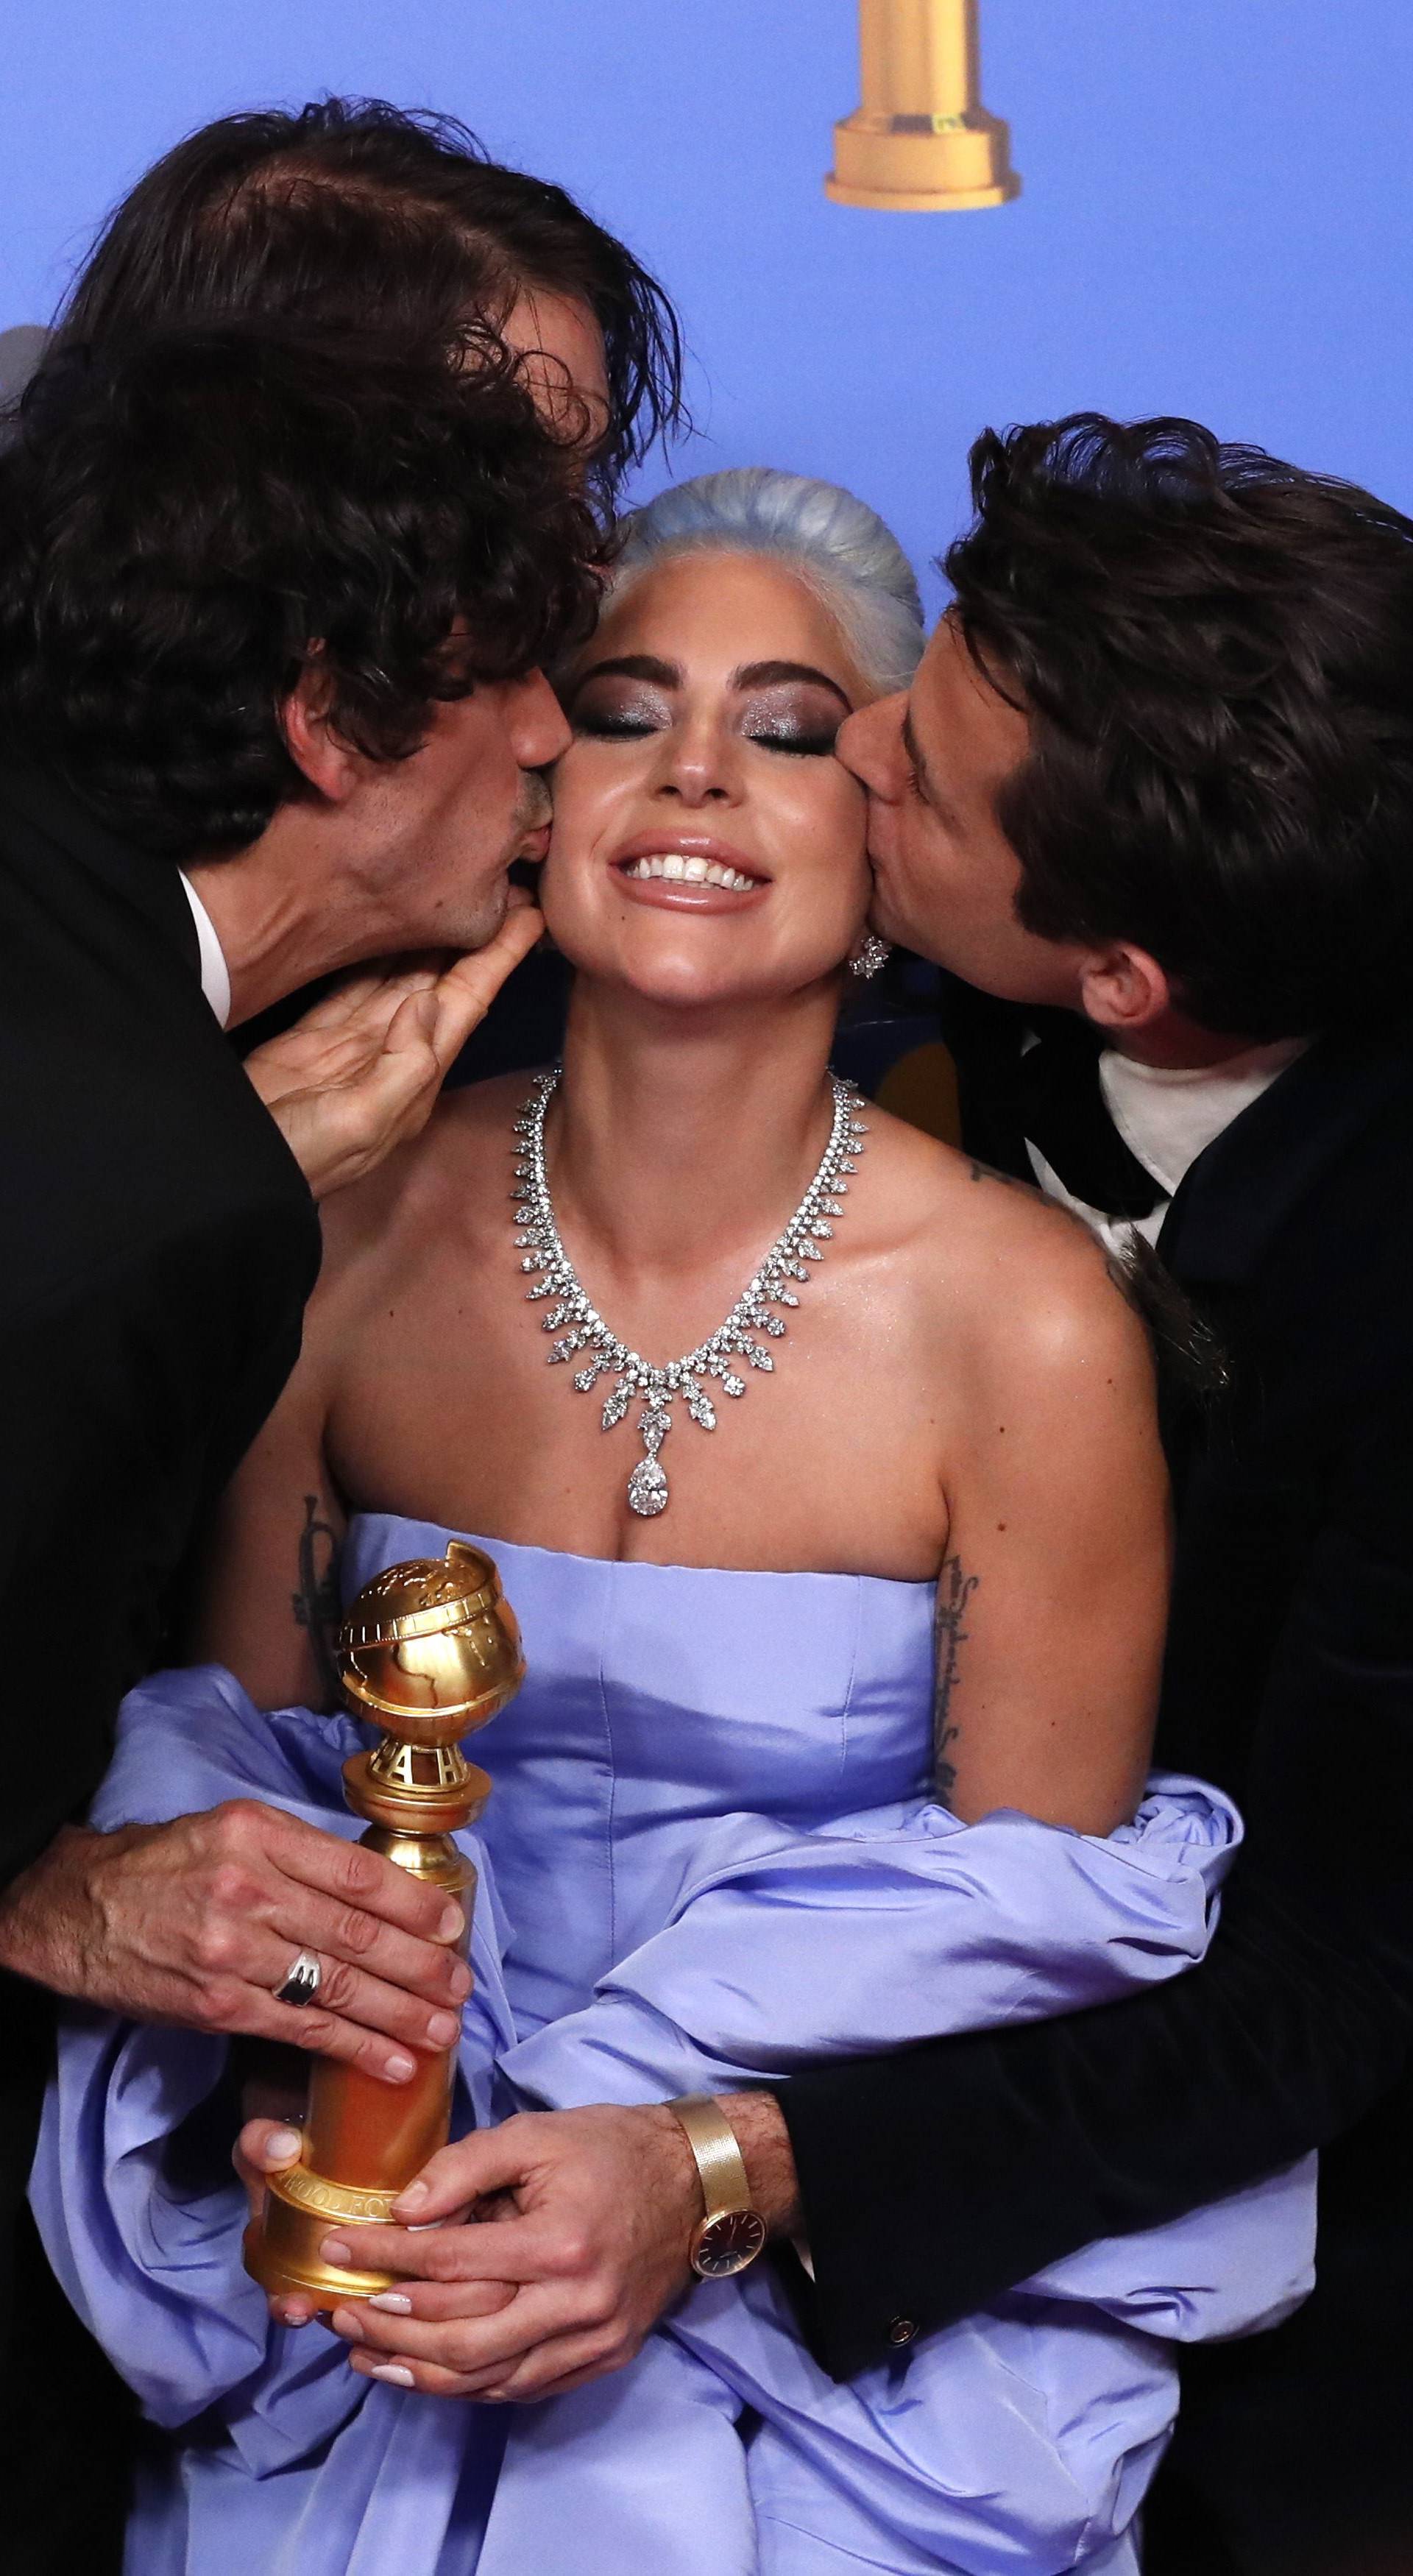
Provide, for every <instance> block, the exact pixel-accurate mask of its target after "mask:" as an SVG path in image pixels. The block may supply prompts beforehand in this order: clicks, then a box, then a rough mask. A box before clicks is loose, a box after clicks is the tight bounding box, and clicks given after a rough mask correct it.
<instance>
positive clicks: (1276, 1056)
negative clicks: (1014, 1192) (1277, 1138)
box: [1025, 1038, 1307, 1251]
mask: <svg viewBox="0 0 1413 2576" xmlns="http://www.w3.org/2000/svg"><path fill="white" fill-rule="evenodd" d="M1306 1043H1307V1041H1306V1040H1305V1039H1304V1038H1283V1039H1281V1040H1280V1042H1279V1043H1278V1044H1277V1045H1275V1046H1262V1047H1249V1048H1248V1049H1247V1050H1246V1052H1245V1053H1244V1054H1243V1055H1233V1056H1228V1058H1227V1060H1226V1062H1225V1064H1203V1065H1196V1066H1192V1067H1188V1066H1181V1067H1174V1066H1168V1065H1154V1064H1137V1063H1135V1061H1134V1059H1133V1057H1132V1056H1127V1055H1119V1054H1117V1053H1116V1051H1115V1050H1114V1049H1113V1048H1112V1047H1110V1048H1107V1049H1106V1050H1105V1052H1104V1054H1103V1055H1101V1057H1100V1059H1099V1086H1100V1089H1101V1090H1102V1092H1103V1094H1104V1100H1105V1103H1106V1106H1107V1108H1108V1112H1109V1115H1110V1117H1111V1118H1112V1120H1113V1122H1114V1125H1115V1126H1116V1127H1117V1129H1118V1131H1119V1134H1120V1135H1121V1136H1122V1138H1123V1140H1124V1143H1125V1144H1126V1145H1127V1147H1128V1149H1129V1152H1130V1153H1131V1154H1133V1155H1135V1156H1136V1157H1137V1159H1138V1161H1139V1162H1140V1163H1141V1164H1142V1165H1143V1168H1144V1170H1145V1172H1149V1173H1151V1174H1152V1177H1153V1179H1154V1180H1155V1181H1156V1182H1157V1183H1158V1186H1159V1188H1160V1189H1161V1190H1162V1191H1163V1193H1164V1195H1163V1197H1162V1198H1161V1199H1160V1200H1159V1201H1158V1204H1157V1206H1156V1207H1155V1208H1154V1209H1153V1210H1152V1211H1151V1213H1150V1214H1149V1215H1148V1216H1143V1217H1123V1216H1106V1215H1104V1214H1103V1213H1102V1211H1101V1210H1100V1209H1098V1208H1093V1207H1090V1206H1089V1205H1088V1204H1087V1203H1086V1201H1085V1200H1083V1199H1077V1198H1076V1197H1075V1196H1074V1195H1073V1193H1072V1192H1071V1191H1069V1190H1067V1189H1066V1188H1065V1185H1064V1182H1063V1181H1062V1180H1061V1179H1060V1176H1059V1174H1058V1173H1057V1172H1055V1171H1053V1170H1052V1169H1051V1167H1050V1165H1049V1164H1048V1163H1047V1162H1046V1160H1045V1157H1044V1155H1043V1154H1042V1153H1041V1152H1040V1149H1039V1147H1038V1146H1036V1145H1032V1144H1030V1143H1029V1142H1028V1141H1027V1144H1026V1149H1025V1150H1026V1152H1027V1154H1028V1155H1029V1156H1030V1161H1031V1167H1032V1169H1033V1171H1034V1173H1035V1177H1036V1179H1037V1181H1038V1182H1039V1183H1040V1186H1041V1188H1042V1190H1043V1191H1044V1192H1045V1195H1046V1197H1047V1198H1050V1199H1058V1200H1059V1201H1060V1202H1061V1205H1062V1206H1064V1207H1067V1208H1073V1210H1074V1212H1075V1214H1076V1216H1082V1217H1083V1218H1084V1220H1085V1223H1086V1224H1087V1225H1092V1226H1093V1228H1094V1230H1095V1233H1096V1234H1099V1235H1102V1236H1103V1239H1104V1241H1105V1242H1106V1243H1107V1244H1109V1245H1111V1246H1112V1248H1113V1249H1114V1250H1115V1251H1122V1250H1123V1249H1124V1246H1125V1244H1126V1243H1127V1241H1128V1239H1129V1237H1130V1236H1131V1235H1134V1234H1141V1235H1144V1236H1146V1238H1147V1240H1148V1241H1149V1243H1156V1242H1157V1240H1158V1236H1159V1234H1160V1233H1161V1231H1162V1225H1163V1219H1164V1217H1165V1216H1166V1215H1167V1213H1168V1209H1169V1207H1170V1206H1171V1204H1172V1201H1173V1198H1174V1196H1175V1195H1176V1192H1177V1190H1178V1187H1179V1185H1180V1183H1181V1182H1182V1181H1184V1180H1185V1179H1186V1177H1187V1174H1188V1172H1189V1171H1190V1170H1191V1168H1192V1166H1193V1164H1194V1163H1195V1162H1196V1160H1197V1157H1198V1155H1199V1154H1205V1152H1206V1150H1207V1148H1208V1146H1209V1145H1212V1144H1215V1142H1216V1140H1217V1138H1218V1137H1219V1136H1220V1135H1221V1133H1222V1130H1223V1128H1225V1127H1229V1126H1230V1125H1231V1123H1232V1120H1233V1119H1234V1118H1239V1117H1240V1116H1241V1113H1242V1111H1243V1109H1249V1108H1250V1107H1251V1104H1252V1102H1253V1101H1254V1100H1259V1099H1260V1097H1261V1094H1262V1092H1263V1091H1269V1089H1270V1087H1271V1084H1272V1083H1273V1082H1274V1081H1275V1080H1276V1078H1277V1076H1278V1075H1279V1074H1282V1073H1284V1071H1285V1069H1286V1066H1287V1065H1288V1064H1293V1063H1294V1062H1295V1059H1296V1057H1297V1056H1298V1055H1301V1054H1303V1053H1304V1050H1305V1046H1306Z"/></svg>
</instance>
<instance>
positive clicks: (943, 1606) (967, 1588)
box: [933, 1556, 981, 1807]
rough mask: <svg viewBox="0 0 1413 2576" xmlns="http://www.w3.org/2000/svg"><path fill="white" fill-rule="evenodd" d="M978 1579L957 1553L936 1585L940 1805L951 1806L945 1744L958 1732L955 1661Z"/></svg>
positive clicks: (952, 1769) (952, 1778) (953, 1773)
mask: <svg viewBox="0 0 1413 2576" xmlns="http://www.w3.org/2000/svg"><path fill="white" fill-rule="evenodd" d="M980 1581H981V1577H980V1575H979V1574H964V1573H963V1571H962V1560H961V1558H960V1557H959V1556H949V1557H948V1559H947V1562H946V1564H945V1565H944V1566H943V1568H942V1572H941V1576H940V1577H939V1580H938V1585H937V1608H936V1612H935V1614H934V1619H933V1634H934V1636H935V1638H936V1641H937V1684H936V1697H935V1700H934V1703H933V1707H934V1714H935V1726H934V1735H933V1741H934V1746H935V1773H934V1785H935V1789H936V1794H937V1802H938V1804H939V1806H943V1807H950V1806H951V1803H952V1793H953V1791H954V1789H955V1788H956V1785H957V1768H956V1764H955V1763H954V1762H953V1761H951V1760H950V1759H949V1757H948V1751H947V1748H948V1746H949V1745H951V1744H955V1742H956V1740H957V1737H958V1735H959V1734H960V1733H961V1729H960V1727H959V1726H958V1725H957V1722H956V1720H955V1718H954V1717H953V1715H952V1694H953V1692H954V1690H955V1689H956V1686H957V1665H958V1662H959V1660H960V1657H961V1650H962V1648H963V1646H964V1645H965V1644H966V1641H967V1637H968V1635H969V1633H970V1631H969V1630H968V1629H966V1628H964V1627H963V1625H962V1622H963V1620H964V1619H965V1617H966V1614H967V1605H968V1603H969V1602H970V1600H971V1596H972V1594H973V1593H974V1592H975V1590H976V1588H977V1586H978V1584H979V1583H980Z"/></svg>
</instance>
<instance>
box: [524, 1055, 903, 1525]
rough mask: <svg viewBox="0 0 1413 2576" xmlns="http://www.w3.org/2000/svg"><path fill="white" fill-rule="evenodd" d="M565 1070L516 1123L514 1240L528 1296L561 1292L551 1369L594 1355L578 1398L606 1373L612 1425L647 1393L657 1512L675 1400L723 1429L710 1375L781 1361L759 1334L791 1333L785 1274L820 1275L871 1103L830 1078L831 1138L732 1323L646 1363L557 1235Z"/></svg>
mask: <svg viewBox="0 0 1413 2576" xmlns="http://www.w3.org/2000/svg"><path fill="white" fill-rule="evenodd" d="M560 1073H561V1067H560V1066H558V1065H556V1066H555V1067H554V1069H553V1071H552V1072H550V1073H542V1074H540V1075H539V1076H538V1077H537V1078H536V1082H535V1087H534V1089H533V1091H532V1092H531V1094H530V1097H529V1099H528V1100H527V1101H526V1103H525V1106H524V1108H523V1109H522V1110H521V1112H520V1115H519V1117H518V1118H517V1119H516V1121H515V1130H514V1135H515V1186H514V1188H513V1190H512V1191H511V1197H512V1199H513V1201H514V1204H515V1223H516V1227H517V1229H518V1231H517V1233H516V1237H515V1246H516V1250H517V1252H518V1253H519V1254H520V1256H521V1259H520V1269H521V1272H522V1274H533V1275H534V1285H533V1286H532V1287H529V1288H527V1289H526V1290H525V1295H526V1297H527V1299H529V1300H530V1301H531V1302H533V1301H534V1300H536V1299H537V1298H541V1297H553V1299H554V1301H555V1302H554V1305H553V1306H552V1308H551V1309H550V1311H549V1313H548V1314H547V1315H546V1316H545V1318H544V1329H545V1330H546V1332H557V1333H559V1334H560V1335H561V1338H560V1339H559V1340H558V1341H556V1342H555V1344H554V1347H553V1348H552V1350H551V1351H550V1352H549V1353H548V1358H549V1360H550V1363H551V1365H553V1364H554V1363H556V1362H558V1361H562V1360H568V1359H570V1358H572V1357H573V1356H574V1355H575V1354H576V1353H577V1352H583V1353H584V1354H585V1357H586V1363H587V1364H586V1365H585V1366H584V1367H583V1368H579V1369H576V1370H575V1372H574V1384H575V1386H576V1388H577V1389H578V1391H579V1393H580V1394H581V1395H588V1394H590V1393H591V1392H592V1390H593V1388H594V1387H595V1386H596V1384H597V1382H598V1380H599V1379H600V1378H601V1377H611V1378H614V1379H615V1380H616V1381H617V1383H616V1384H615V1385H614V1386H613V1388H612V1390H611V1392H610V1394H609V1396H608V1399H607V1402H606V1403H605V1405H604V1408H603V1427H604V1429H605V1431H612V1430H614V1429H615V1428H616V1427H617V1425H618V1424H619V1423H620V1422H621V1421H622V1420H623V1418H624V1416H625V1414H626V1413H627V1411H628V1409H629V1406H630V1405H631V1404H632V1402H633V1401H634V1399H635V1398H641V1408H640V1411H639V1414H638V1421H637V1431H638V1436H639V1438H640V1440H641V1441H642V1444H643V1450H644V1455H643V1456H642V1457H641V1458H640V1459H639V1461H638V1464H637V1466H636V1467H635V1468H634V1469H633V1472H632V1474H631V1475H630V1477H629V1479H628V1508H629V1510H630V1511H632V1512H636V1513H637V1515H638V1517H639V1519H640V1520H645V1521H650V1520H656V1518H657V1516H658V1513H659V1512H665V1511H666V1509H667V1506H668V1503H669V1501H670V1500H671V1494H670V1489H669V1487H668V1482H667V1473H666V1470H665V1468H664V1467H663V1465H662V1461H661V1459H660V1457H659V1455H658V1452H659V1450H660V1449H661V1447H662V1444H663V1442H664V1440H665V1439H666V1438H667V1435H668V1433H669V1431H670V1430H671V1429H672V1425H673V1421H674V1419H675V1416H674V1413H673V1410H672V1408H673V1406H674V1405H675V1404H676V1402H677V1399H678V1397H679V1396H681V1398H682V1400H683V1402H684V1404H685V1406H686V1408H687V1412H688V1415H689V1416H690V1418H691V1420H692V1421H693V1422H695V1423H696V1425H697V1427H698V1429H699V1430H701V1431H715V1429H716V1422H717V1415H716V1407H715V1405H714V1404H713V1403H712V1400H711V1398H710V1396H709V1395H708V1394H707V1391H706V1388H705V1386H704V1385H703V1383H702V1381H703V1379H705V1378H713V1379H715V1381H716V1383H717V1384H718V1386H719V1387H720V1389H721V1392H722V1394H723V1395H728V1396H741V1395H744V1394H745V1392H746V1384H747V1381H746V1377H745V1375H744V1374H743V1373H742V1371H741V1370H740V1369H739V1368H738V1367H737V1366H736V1362H737V1361H738V1360H744V1361H745V1362H746V1365H747V1368H748V1369H759V1370H762V1371H765V1372H769V1371H770V1370H772V1369H773V1368H774V1366H775V1361H774V1358H773V1356H772V1354H771V1353H770V1352H769V1351H768V1350H767V1349H766V1348H765V1346H764V1344H763V1343H762V1342H758V1341H756V1340H754V1339H753V1337H752V1336H753V1334H754V1333H756V1332H764V1333H766V1334H767V1335H769V1337H770V1338H771V1339H772V1340H775V1341H778V1340H779V1339H780V1338H781V1337H782V1336H783V1334H784V1333H785V1331H786V1328H787V1317H786V1315H779V1314H776V1313H774V1312H773V1311H771V1310H772V1309H773V1308H775V1307H777V1306H783V1307H785V1308H786V1309H787V1310H790V1309H794V1308H796V1307H798V1305H799V1302H800V1301H799V1297H798V1295H797V1294H796V1292H795V1290H794V1289H792V1288H788V1287H787V1286H786V1284H785V1283H786V1281H787V1280H790V1279H794V1280H797V1281H801V1282H803V1281H806V1280H808V1279H809V1278H810V1277H811V1276H812V1273H811V1271H810V1270H809V1269H807V1268H806V1266H805V1265H806V1262H817V1261H822V1260H823V1258H824V1246H825V1244H826V1243H828V1242H829V1241H831V1239H832V1237H833V1233H834V1227H833V1225H832V1224H830V1223H829V1222H828V1221H827V1220H828V1219H830V1218H834V1217H840V1216H842V1215H843V1213H844V1206H843V1193H844V1192H845V1191H846V1190H847V1188H848V1178H847V1176H848V1175H849V1174H851V1173H853V1172H856V1171H857V1169H858V1164H857V1161H856V1160H854V1159H852V1158H853V1157H855V1156H857V1155H859V1154H861V1153H862V1152H863V1148H864V1138H865V1137H866V1136H867V1134H868V1128H867V1126H866V1125H865V1124H864V1122H863V1120H862V1119H861V1118H860V1116H859V1114H858V1113H859V1110H860V1108H861V1107H862V1105H863V1104H862V1102H861V1100H860V1097H859V1094H858V1093H857V1092H856V1091H855V1089H854V1087H853V1084H852V1083H849V1082H843V1081H841V1080H840V1078H839V1076H838V1075H837V1074H831V1075H830V1077H829V1078H830V1082H831V1085H832V1087H833V1092H834V1117H833V1122H832V1124H831V1127H830V1131H829V1142H828V1144H827V1145H826V1146H825V1149H824V1156H823V1160H822V1161H821V1163H820V1166H819V1169H818V1171H817V1172H816V1173H815V1176H814V1179H813V1180H812V1181H811V1183H810V1185H809V1188H808V1189H807V1190H806V1192H805V1195H804V1197H803V1198H802V1199H801V1201H800V1204H799V1206H798V1207H797V1208H796V1210H795V1213H794V1215H793V1216H792V1217H791V1219H790V1222H789V1224H788V1225H787V1226H786V1228H785V1231H784V1233H783V1234H782V1235H779V1236H778V1237H777V1238H776V1241H775V1242H774V1243H773V1244H772V1245H771V1248H770V1250H769V1252H768V1253H767V1254H766V1256H765V1259H764V1260H763V1261H762V1263H761V1265H760V1268H759V1270H758V1271H757V1272H756V1274H755V1276H754V1278H752V1279H749V1280H748V1281H747V1283H746V1285H745V1287H744V1289H743V1290H742V1292H741V1295H740V1296H739V1297H738V1298H737V1300H736V1303H735V1305H734V1306H733V1307H732V1309H731V1312H730V1314H729V1315H728V1316H727V1318H726V1321H725V1323H724V1324H720V1325H718V1327H717V1329H716V1331H715V1332H714V1333H713V1334H712V1336H711V1339H710V1341H706V1342H700V1343H699V1344H698V1345H697V1348H696V1349H695V1350H694V1351H688V1352H687V1354H686V1356H685V1358H683V1359H680V1360H671V1361H669V1362H668V1364H667V1365H666V1366H665V1367H663V1368H659V1367H658V1366H657V1365H656V1364H655V1362H653V1361H652V1360H645V1359H644V1358H643V1356H642V1354H641V1352H639V1351H634V1350H630V1349H629V1347H628V1345H627V1343H626V1342H623V1341H620V1340H619V1338H618V1335H617V1334H616V1333H615V1332H613V1331H612V1330H611V1329H610V1327H609V1326H608V1325H607V1324H606V1323H605V1322H604V1320H603V1318H602V1316H601V1315H600V1314H599V1312H598V1310H597V1308H596V1307H595V1306H593V1305H591V1303H590V1301H589V1297H588V1293H587V1291H586V1290H585V1289H584V1287H583V1286H582V1285H581V1283H580V1280H579V1276H578V1273H577V1272H576V1270H575V1268H574V1265H573V1263H572V1262H571V1260H570V1258H569V1255H568V1253H567V1252H566V1251H565V1249H564V1246H563V1244H562V1243H561V1241H560V1239H559V1228H558V1226H557V1225H556V1224H555V1219H554V1208H553V1205H552V1203H551V1199H550V1193H549V1181H548V1178H547V1176H546V1172H545V1112H546V1110H547V1109H548V1107H549V1104H550V1101H551V1099H552V1098H553V1096H554V1092H555V1090H556V1088H557V1086H558V1083H559V1080H560ZM802 1256H803V1258H802ZM566 1325H568V1326H569V1327H570V1330H569V1331H567V1332H565V1331H563V1329H562V1328H563V1327H564V1326H566Z"/></svg>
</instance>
